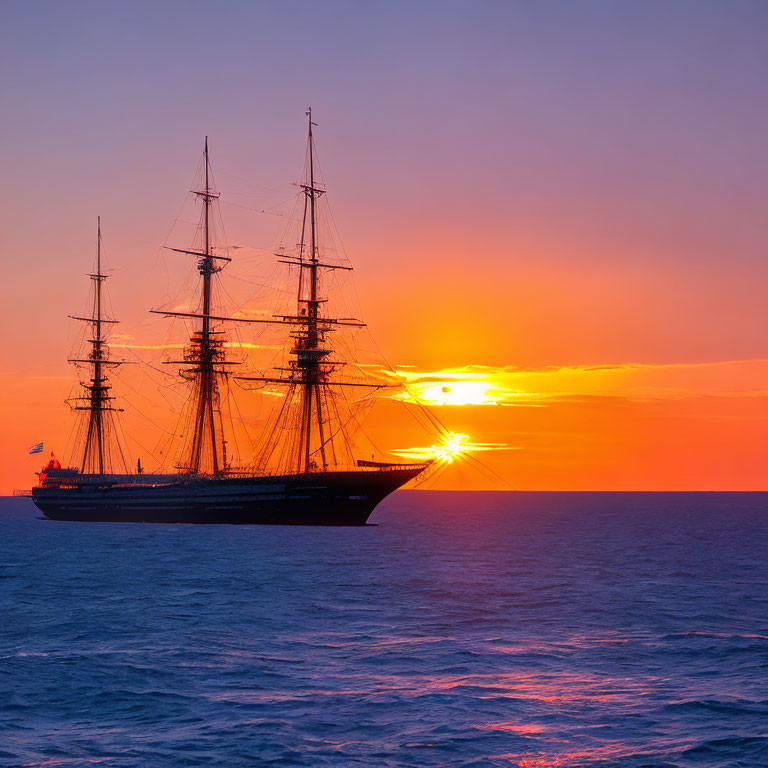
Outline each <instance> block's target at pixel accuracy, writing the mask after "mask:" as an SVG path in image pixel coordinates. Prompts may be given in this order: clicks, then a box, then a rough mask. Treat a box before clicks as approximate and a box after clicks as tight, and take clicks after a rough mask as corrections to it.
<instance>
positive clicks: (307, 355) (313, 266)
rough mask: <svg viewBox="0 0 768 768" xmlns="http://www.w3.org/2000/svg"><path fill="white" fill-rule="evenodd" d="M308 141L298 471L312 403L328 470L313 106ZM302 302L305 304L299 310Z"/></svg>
mask: <svg viewBox="0 0 768 768" xmlns="http://www.w3.org/2000/svg"><path fill="white" fill-rule="evenodd" d="M307 121H308V126H307V128H308V130H307V142H308V144H309V184H306V183H305V184H302V188H303V189H304V194H305V195H306V198H307V200H308V201H309V242H310V249H309V265H308V271H309V298H308V299H302V298H301V296H300V297H299V314H300V315H301V314H302V309H303V310H304V311H305V312H306V315H307V325H306V333H305V335H303V337H300V338H299V343H298V344H297V357H298V362H299V368H300V370H301V371H302V379H303V380H302V382H301V387H302V390H303V393H304V396H303V398H302V415H301V432H300V436H299V445H300V446H302V449H301V450H300V451H299V466H298V467H297V470H298V471H299V472H302V471H303V472H309V470H310V468H311V461H312V460H311V458H310V446H311V443H312V421H313V420H312V405H313V401H314V402H315V403H316V405H317V427H318V432H319V436H320V458H321V461H322V464H323V469H326V467H327V464H328V463H327V461H326V459H325V442H324V439H323V411H322V400H321V397H320V384H319V376H318V373H319V369H320V358H321V357H322V356H323V354H328V352H330V350H328V351H327V352H326V351H325V350H321V349H319V348H318V340H319V336H318V327H317V319H318V308H319V302H318V300H317V288H318V286H317V282H318V272H317V265H318V261H319V259H318V249H317V221H316V203H317V197H318V196H319V195H321V194H322V190H320V189H318V188H316V187H315V155H314V146H313V144H314V140H313V137H312V126H313V123H312V107H310V108H309V109H308V110H307ZM302 302H304V303H305V304H306V306H305V307H302Z"/></svg>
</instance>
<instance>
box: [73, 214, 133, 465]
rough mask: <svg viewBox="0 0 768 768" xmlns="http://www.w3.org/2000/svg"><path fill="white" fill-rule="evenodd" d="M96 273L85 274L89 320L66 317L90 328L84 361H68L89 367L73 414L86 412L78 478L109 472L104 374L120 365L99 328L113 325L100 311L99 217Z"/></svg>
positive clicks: (109, 406)
mask: <svg viewBox="0 0 768 768" xmlns="http://www.w3.org/2000/svg"><path fill="white" fill-rule="evenodd" d="M96 222H97V223H96V272H95V273H94V274H89V275H88V276H89V277H90V278H91V280H92V281H93V284H94V292H93V307H92V311H91V316H90V317H78V316H75V315H70V317H72V318H73V319H74V320H81V321H83V322H86V323H88V324H90V326H91V329H92V334H91V335H92V337H93V338H90V339H88V342H89V343H90V345H91V351H90V354H89V355H88V356H87V357H85V358H73V359H70V361H69V362H71V363H85V364H88V365H89V366H90V367H91V375H90V383H88V384H83V385H82V386H83V388H84V389H85V391H86V397H85V398H83V400H82V402H83V404H82V405H77V406H75V410H78V411H88V424H87V427H86V431H85V443H84V445H83V452H82V458H81V461H80V472H81V473H82V474H86V473H89V474H100V475H101V474H104V472H105V471H109V470H111V469H112V467H111V463H112V462H111V457H110V452H109V445H108V437H109V436H110V435H108V430H107V419H106V417H107V416H108V415H111V414H110V413H109V412H111V411H116V410H119V409H117V408H115V407H114V406H113V405H112V404H111V403H112V400H113V399H114V398H112V396H111V395H110V394H109V391H110V389H111V387H110V385H109V383H108V379H107V375H106V370H105V369H107V368H109V367H116V366H118V365H120V364H121V363H120V361H116V360H110V359H109V351H108V348H107V343H106V338H105V336H104V333H103V326H104V325H105V324H108V323H116V322H117V321H116V320H111V319H108V318H105V317H104V314H103V311H102V287H103V283H104V281H105V280H106V279H107V277H108V275H105V274H104V273H103V272H102V271H101V246H102V242H101V216H98V217H97V219H96ZM112 437H113V439H114V441H115V444H116V447H117V452H118V454H119V456H120V460H121V464H122V466H123V469H125V459H124V456H123V452H122V448H121V447H120V444H119V442H118V441H117V435H113V436H112Z"/></svg>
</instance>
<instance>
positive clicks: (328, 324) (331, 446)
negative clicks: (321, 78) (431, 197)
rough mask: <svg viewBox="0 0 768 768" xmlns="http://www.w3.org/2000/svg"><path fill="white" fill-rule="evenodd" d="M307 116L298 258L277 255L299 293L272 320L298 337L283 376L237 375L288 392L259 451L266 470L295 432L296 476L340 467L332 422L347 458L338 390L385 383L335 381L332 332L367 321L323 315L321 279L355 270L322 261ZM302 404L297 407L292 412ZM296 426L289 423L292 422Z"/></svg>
mask: <svg viewBox="0 0 768 768" xmlns="http://www.w3.org/2000/svg"><path fill="white" fill-rule="evenodd" d="M306 115H307V118H308V125H307V144H308V149H307V152H308V163H307V170H306V173H305V178H304V180H303V181H302V182H301V183H300V184H299V187H300V188H301V189H302V190H303V193H304V205H303V209H304V210H303V217H302V224H301V235H300V241H299V247H298V253H297V254H296V255H286V254H282V253H279V254H277V255H278V257H279V261H281V262H282V263H285V264H289V265H291V266H294V267H297V268H298V273H299V274H298V290H297V309H296V314H291V315H277V316H276V317H275V319H274V320H271V321H270V320H263V321H260V322H273V323H279V324H285V325H289V326H291V327H292V329H291V332H290V336H291V338H293V339H294V344H293V347H292V348H291V350H290V355H291V357H290V359H289V360H288V363H287V366H286V367H284V368H281V369H279V370H280V371H282V375H280V376H238V377H236V378H237V379H238V380H239V381H244V382H263V383H272V384H282V385H285V386H286V387H287V388H288V389H287V391H286V392H285V397H284V399H283V405H282V408H281V409H280V412H279V414H278V416H277V419H276V420H275V422H274V424H273V426H272V429H271V430H270V431H269V432H268V434H267V435H266V438H265V441H264V445H263V447H262V451H261V457H260V462H261V464H262V469H263V468H266V465H267V463H268V461H269V460H270V458H271V456H272V455H273V454H275V453H277V452H278V445H277V443H278V441H279V439H280V437H279V436H280V434H281V433H282V432H283V431H286V430H287V431H293V432H295V438H294V439H293V440H292V441H291V444H290V445H289V446H287V448H286V450H285V453H287V456H288V458H287V461H286V462H285V463H286V468H289V469H290V470H291V471H294V472H298V473H308V472H312V471H317V470H322V471H325V470H327V469H328V467H329V466H330V465H337V464H339V463H340V462H341V460H342V459H343V458H344V457H342V456H340V455H338V453H337V448H336V441H335V440H334V438H335V437H336V436H337V435H336V434H334V433H333V431H332V424H331V421H332V420H334V421H335V422H337V423H338V427H337V429H336V433H337V434H338V435H339V436H340V437H341V441H342V442H343V444H344V449H345V452H346V453H347V454H348V455H347V456H346V458H347V459H351V460H352V461H354V457H353V456H352V455H351V451H352V445H351V439H350V435H349V434H348V433H347V430H346V427H345V424H344V419H343V417H342V416H341V415H340V413H339V408H338V405H337V403H336V400H335V396H334V390H335V389H336V388H341V387H366V388H368V389H369V390H375V389H378V388H379V387H380V386H381V385H379V384H370V383H367V382H355V381H339V380H333V379H332V378H331V376H332V374H333V373H334V371H336V370H337V369H338V368H339V367H340V366H342V365H344V363H342V362H339V361H337V360H335V359H333V357H332V356H333V353H334V350H333V348H332V347H331V346H330V344H329V343H328V341H329V339H328V334H329V333H330V332H331V331H333V330H335V329H336V328H338V327H340V326H347V327H353V328H362V327H364V326H365V323H363V322H360V321H359V320H355V319H351V318H332V317H327V316H324V315H323V314H322V312H321V307H322V305H323V304H324V303H325V302H326V301H327V299H326V298H324V297H321V295H320V276H321V273H323V272H325V271H328V270H335V269H343V270H351V269H352V267H351V266H348V265H341V264H331V263H327V262H325V261H323V260H322V259H321V258H320V249H319V242H318V226H317V201H318V199H319V198H320V197H321V196H322V195H324V194H325V188H324V187H323V186H321V185H320V184H319V183H318V182H317V181H316V179H315V145H314V135H313V128H314V127H315V126H316V125H317V123H314V122H313V121H312V109H311V108H310V109H308V110H307V112H306ZM294 401H298V408H293V407H292V406H293V403H294ZM292 421H293V422H294V423H293V424H291V422H292Z"/></svg>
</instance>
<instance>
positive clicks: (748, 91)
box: [0, 2, 768, 493]
mask: <svg viewBox="0 0 768 768" xmlns="http://www.w3.org/2000/svg"><path fill="white" fill-rule="evenodd" d="M87 5H88V3H83V4H82V6H79V7H78V8H76V9H74V11H73V12H72V13H63V11H62V10H61V9H60V8H59V7H57V5H56V4H53V3H51V4H45V3H43V4H42V5H41V6H40V10H38V11H37V12H36V13H32V12H31V11H30V10H29V8H28V6H27V5H26V4H22V3H19V4H16V5H14V4H13V3H10V4H8V9H7V13H6V19H5V21H6V23H4V25H3V26H2V31H0V43H2V50H3V51H4V53H3V55H4V56H6V57H7V58H8V61H9V62H12V66H11V67H10V68H9V69H8V71H10V72H11V77H9V78H7V82H6V83H5V84H4V86H3V87H4V91H5V93H4V96H5V98H4V103H5V104H6V105H7V107H8V109H7V115H8V118H7V120H5V122H4V126H3V131H4V133H5V135H4V137H3V138H4V142H3V143H4V146H6V148H10V151H8V152H7V153H6V160H5V161H4V183H3V188H2V191H0V196H1V198H2V199H0V205H1V206H2V210H4V212H5V213H6V216H5V217H4V222H5V223H4V226H3V229H2V232H1V233H0V247H1V248H2V251H3V253H4V254H5V259H6V265H7V266H9V267H10V268H9V269H8V270H7V272H6V276H5V279H4V282H3V284H2V285H1V286H0V291H1V292H2V294H1V296H0V299H1V303H2V313H3V318H2V320H3V324H4V327H5V328H6V334H5V337H4V344H3V351H2V357H0V393H2V398H0V423H2V424H3V440H2V442H0V492H2V493H9V492H10V491H12V490H13V489H14V488H26V487H30V485H31V484H32V482H33V481H34V474H33V472H34V471H35V470H36V469H38V468H39V467H38V465H39V463H40V460H39V457H34V456H33V457H29V456H28V455H27V453H26V451H27V448H28V447H29V446H30V445H32V444H34V443H36V442H39V441H40V440H44V441H45V443H46V451H47V450H48V449H51V448H52V449H53V450H56V451H57V452H63V450H64V445H65V444H66V440H67V435H68V433H69V430H70V428H71V423H72V422H71V415H70V413H69V410H68V408H67V407H66V406H65V405H64V404H63V400H64V399H65V398H66V397H67V395H68V394H69V392H70V389H71V386H72V382H73V375H74V373H73V371H72V370H70V369H69V366H68V365H67V363H66V358H67V356H68V355H69V353H70V352H71V349H72V345H73V343H74V342H75V340H76V329H75V328H74V327H73V326H74V323H73V321H69V320H67V319H66V316H67V315H68V314H70V313H73V314H77V313H79V312H80V311H81V310H82V309H83V307H84V306H85V303H86V297H87V290H88V285H87V282H88V281H87V278H85V277H84V273H85V272H87V271H89V270H90V268H91V266H92V262H93V257H94V252H95V221H96V215H97V214H101V216H102V220H103V226H104V242H105V248H106V256H107V262H108V265H109V266H110V267H111V268H112V270H113V279H112V280H111V282H110V290H111V298H112V304H113V306H114V313H115V316H117V317H118V318H119V319H120V320H121V321H122V325H121V326H119V328H118V329H117V333H119V334H121V336H120V340H121V343H123V344H124V345H127V346H128V347H131V346H137V345H145V346H147V345H152V344H156V343H159V342H161V341H163V339H164V338H166V334H167V332H168V323H167V321H165V320H164V319H162V318H159V317H157V316H151V315H148V314H147V310H148V309H149V308H150V307H156V306H161V305H164V302H169V301H172V300H176V299H179V297H183V295H184V294H183V291H182V285H183V284H184V281H185V280H186V279H188V277H189V275H190V264H189V263H188V262H184V261H183V257H181V256H179V257H178V259H177V257H176V256H169V255H165V254H163V253H162V252H161V246H162V245H163V244H164V243H166V242H168V241H169V230H171V234H170V238H171V239H172V240H173V238H177V239H176V240H174V243H176V244H179V243H181V242H183V238H184V232H185V230H184V228H185V226H187V225H186V224H185V222H186V221H187V218H186V217H187V216H188V208H184V206H182V203H183V202H184V200H185V196H186V194H187V191H188V190H189V189H190V184H191V180H192V178H193V175H194V171H195V166H196V164H197V162H198V160H199V156H200V150H201V146H202V137H203V136H204V135H205V134H206V133H207V134H209V135H210V137H211V152H212V162H213V167H214V171H215V176H216V183H217V186H218V188H219V190H220V191H221V194H222V198H221V212H222V216H223V218H224V222H225V226H226V236H227V240H228V242H229V244H230V246H237V248H235V249H234V250H233V257H234V259H235V260H234V261H233V263H232V265H231V270H230V269H229V268H228V270H229V271H230V272H231V279H230V282H229V283H228V284H227V285H228V290H229V291H230V294H231V296H232V297H233V301H234V304H235V305H237V306H239V305H240V304H241V303H242V302H245V301H248V300H249V298H250V299H254V293H256V298H258V285H257V284H260V283H262V282H264V281H265V280H267V279H268V278H269V276H270V275H272V273H273V259H274V257H273V256H272V249H273V247H274V246H275V245H276V244H277V243H278V242H279V241H280V238H281V233H282V232H283V230H284V225H285V223H286V219H285V216H286V215H288V214H289V213H290V210H291V203H290V201H291V200H292V196H293V195H294V194H295V191H296V190H295V188H294V187H292V186H291V182H294V181H296V180H297V179H298V178H299V175H300V173H301V166H302V160H303V151H304V147H303V142H304V136H303V132H304V129H305V126H304V123H303V110H304V108H305V107H306V106H307V105H308V104H309V103H312V104H313V106H314V109H315V114H316V116H317V121H318V123H319V127H318V131H317V140H318V145H319V152H320V162H321V168H322V171H323V177H324V179H325V182H326V183H327V184H328V187H329V200H330V204H331V208H332V210H333V214H334V217H335V222H336V225H337V227H338V231H339V233H340V236H341V238H342V240H343V243H344V249H345V252H346V254H347V256H348V257H349V259H350V260H351V262H352V263H353V264H354V265H355V267H356V272H355V288H356V292H357V297H358V299H359V301H358V302H357V303H358V304H359V306H360V308H361V309H360V311H361V312H362V314H363V316H364V318H365V319H366V320H367V321H368V323H369V325H370V328H371V332H372V334H373V337H374V338H375V339H376V342H377V343H378V346H379V347H380V349H381V351H382V352H383V354H384V356H385V357H386V359H387V360H388V361H389V363H391V364H392V365H393V366H394V367H395V368H396V369H397V371H398V372H399V379H398V380H399V381H406V382H408V383H409V385H410V387H411V392H412V394H414V393H415V394H416V395H418V396H419V397H421V398H422V400H423V401H425V402H430V403H432V404H433V405H432V407H433V408H434V412H435V413H436V414H437V416H438V417H439V419H440V420H441V421H442V422H443V423H444V424H445V425H446V427H447V428H448V429H449V430H452V431H453V432H456V433H459V434H465V435H468V436H469V438H468V440H470V441H473V442H475V443H478V444H496V446H495V447H496V448H497V449H496V450H484V451H480V452H478V453H476V454H475V455H476V457H477V458H478V459H480V460H481V461H482V462H483V464H484V465H487V467H488V468H489V470H490V471H486V470H483V469H480V468H478V467H477V466H476V465H475V464H474V463H473V462H472V461H460V462H454V463H453V464H451V465H450V466H447V467H446V468H445V469H444V470H443V471H442V472H441V473H439V474H437V475H435V476H434V477H433V478H431V479H430V482H429V484H428V485H429V487H442V488H484V487H506V486H505V485H504V484H503V483H502V482H501V481H500V480H499V479H498V476H500V477H501V478H503V480H504V481H505V483H506V484H508V485H509V486H512V487H515V488H525V489H562V490H566V489H598V490H599V489H632V490H634V489H650V490H653V489H679V490H685V489H702V490H726V489H744V490H747V489H766V488H768V473H767V472H766V469H765V467H766V466H768V424H767V423H766V421H767V420H768V349H767V348H766V339H767V338H768V310H767V309H766V302H765V286H766V281H767V280H768V258H766V253H768V234H767V233H766V229H765V224H764V218H765V217H764V209H765V201H766V200H768V181H767V180H768V153H766V151H765V141H764V137H765V135H767V134H768V110H766V101H765V90H764V83H763V79H762V75H761V73H763V72H765V69H766V66H767V65H768V61H766V59H767V58H768V53H767V52H766V48H765V46H764V35H763V34H760V30H763V31H764V30H765V27H766V14H765V9H764V8H761V7H760V6H759V5H754V6H753V5H749V4H744V5H742V6H740V10H739V11H738V12H729V13H727V14H726V13H724V12H721V11H720V10H718V9H717V8H715V7H714V6H711V7H709V6H708V7H706V8H702V7H701V6H696V5H695V4H691V5H688V4H686V3H681V4H679V5H677V6H676V7H674V8H671V7H669V6H668V5H667V4H662V3H648V4H644V5H643V7H639V6H638V7H635V8H629V7H624V8H623V9H622V8H619V7H617V6H616V5H615V4H611V3H595V4H594V5H592V6H590V8H591V10H590V11H589V12H586V11H584V12H582V13H578V12H577V11H574V10H573V9H567V8H566V7H565V6H562V10H561V12H560V13H559V14H546V13H544V12H543V11H540V10H538V9H536V8H534V7H530V8H527V9H526V8H525V7H513V6H512V5H509V6H506V5H505V4H498V5H494V4H485V5H483V6H482V7H480V6H474V7H473V6H472V5H471V4H462V3H455V4H449V5H448V6H447V7H446V9H445V13H444V14H442V15H441V16H440V18H439V19H437V20H436V19H435V18H434V15H433V14H430V13H427V12H426V11H425V10H423V9H420V10H414V9H412V8H411V6H409V5H407V4H400V3H393V4H391V5H390V6H389V7H388V9H387V10H386V11H385V10H384V9H378V10H376V9H373V8H363V7H360V6H358V5H357V4H350V3H344V2H339V3H336V4H333V7H332V8H331V10H329V12H328V13H327V14H319V12H317V11H315V10H308V9H307V8H306V7H305V6H304V5H302V4H292V3H286V4H284V5H283V4H281V6H280V8H279V9H278V8H277V7H273V8H271V9H266V8H255V7H252V6H250V5H249V4H244V3H243V4H241V3H237V2H233V3H232V4H231V5H230V6H228V10H227V11H226V12H224V11H222V12H221V13H218V14H214V15H213V16H212V17H209V15H207V14H204V13H203V9H202V8H198V7H197V6H195V5H194V4H184V5H180V6H179V12H178V13H176V14H170V13H169V14H167V15H166V14H163V13H159V12H156V11H154V10H153V6H152V5H150V4H146V5H145V4H141V3H138V4H136V5H135V7H134V8H133V9H118V8H113V9H111V10H110V13H109V14H89V13H88V12H87V10H88V9H87V8H86V6H87ZM692 21H695V23H692ZM62 25H65V26H67V31H68V34H66V35H62V34H61V33H60V32H61V27H62ZM249 30H250V32H249ZM287 39H290V40H291V41H292V42H293V44H294V45H293V47H292V49H291V50H292V52H291V55H290V56H289V57H286V56H285V48H284V45H283V42H284V41H285V40H287ZM319 39H320V40H322V41H323V50H324V51H326V52H327V55H326V56H324V57H320V58H318V57H317V56H316V55H314V53H313V51H315V50H316V49H315V48H313V47H312V43H313V41H317V40H319ZM254 40H256V41H257V43H258V44H254ZM208 44H210V45H212V46H213V49H214V54H215V55H211V56H210V57H202V59H201V57H200V55H199V52H200V50H202V49H203V48H204V47H205V46H206V45H208ZM308 72H309V75H308ZM264 209H268V213H258V212H257V211H261V210H264ZM185 211H187V212H186V213H185ZM176 217H179V218H180V219H181V220H180V221H177V222H176V223H175V225H174V220H175V219H176ZM190 220H191V219H190ZM172 225H173V226H172ZM179 238H180V239H179ZM179 338H180V337H179ZM241 338H243V339H245V340H246V341H248V340H249V339H250V337H248V336H247V334H245V332H243V334H242V335H241ZM254 340H256V339H250V341H254ZM256 341H259V343H262V342H263V341H264V340H263V339H258V340H256ZM273 341H274V340H272V341H271V342H270V343H273ZM360 348H361V351H362V352H364V353H366V354H367V353H370V355H369V359H371V360H372V361H374V362H376V361H377V360H379V358H378V357H377V354H378V353H377V352H376V348H375V346H373V345H372V344H371V343H370V342H368V341H365V340H363V341H361V342H360ZM114 351H115V354H118V352H120V350H119V349H118V345H117V344H116V345H115V350H114ZM135 351H136V352H137V353H138V352H139V350H135ZM121 354H124V355H128V356H131V358H130V359H134V358H133V357H132V354H133V353H132V352H131V351H130V350H129V349H128V348H127V347H126V348H125V349H123V351H122V353H121ZM272 354H273V352H270V351H269V350H262V351H258V350H255V351H253V355H254V356H258V355H266V356H269V355H272ZM120 376H122V377H123V381H124V385H125V388H128V387H129V386H134V385H136V383H137V382H138V381H140V378H137V377H140V374H139V373H137V372H128V373H125V374H122V373H121V374H120ZM132 377H134V378H132ZM141 381H143V384H141V386H143V388H144V390H143V391H142V393H141V398H143V400H142V402H143V405H142V408H147V409H152V408H155V409H158V408H159V404H160V403H161V402H162V400H158V399H157V398H155V400H156V401H157V402H155V404H154V405H153V404H152V403H151V402H149V401H150V400H151V397H150V395H151V392H149V391H148V390H149V389H151V387H150V385H149V380H141ZM446 387H447V388H448V391H444V388H446ZM117 390H119V382H116V391H117ZM125 393H126V390H124V392H123V394H125ZM118 394H120V392H119V391H118ZM129 399H130V398H129ZM145 401H146V402H145ZM408 407H409V406H407V405H403V404H402V403H396V402H392V401H387V400H382V401H381V403H380V404H378V405H377V407H376V409H374V411H373V413H372V414H371V417H370V422H369V424H368V425H367V431H368V432H370V433H371V435H372V436H375V438H376V442H377V443H378V444H380V445H381V446H382V447H384V448H387V449H390V450H391V449H408V448H412V447H415V446H429V445H430V444H431V442H432V441H433V439H434V437H433V436H431V435H429V434H424V433H423V432H419V428H418V425H417V424H416V422H415V421H413V420H412V419H410V418H409V417H408V415H407V413H405V414H404V411H407V409H408ZM126 408H127V410H126V411H125V413H124V414H123V419H124V422H125V429H126V432H127V433H128V434H129V435H131V440H132V441H133V442H132V445H131V449H132V451H133V452H134V453H138V454H140V455H142V456H144V457H145V459H146V457H147V451H145V450H144V448H146V449H152V448H153V447H154V446H155V445H156V444H157V442H158V437H159V435H158V433H157V430H154V431H153V428H152V426H151V425H150V423H149V422H148V421H147V420H146V419H145V418H144V416H141V415H140V414H138V413H137V412H135V410H131V407H130V406H126ZM393 409H396V410H393ZM153 413H155V412H153ZM159 414H160V411H159V410H158V411H157V413H155V415H157V416H158V418H161V415H159ZM392 414H399V415H396V416H394V415H392ZM403 414H404V415H403ZM166 426H168V425H164V428H165V427H166ZM142 446H143V447H142ZM143 460H144V459H143ZM147 461H148V462H149V464H151V460H149V459H147Z"/></svg>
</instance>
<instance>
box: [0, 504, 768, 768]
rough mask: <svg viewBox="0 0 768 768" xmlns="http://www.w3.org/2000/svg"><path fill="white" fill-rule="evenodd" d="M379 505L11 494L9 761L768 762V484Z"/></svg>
mask: <svg viewBox="0 0 768 768" xmlns="http://www.w3.org/2000/svg"><path fill="white" fill-rule="evenodd" d="M371 521H372V522H373V523H375V524H376V525H375V526H370V527H365V528H343V529H330V528H289V527H236V526H183V525H175V526H171V525H168V526H165V525H136V524H85V523H57V522H50V521H46V520H42V519H41V518H40V516H39V513H38V512H37V510H36V509H35V508H34V507H33V506H32V504H31V502H30V501H29V500H28V499H3V500H1V501H0V622H1V624H0V665H1V666H0V765H2V766H5V767H8V766H40V765H51V766H65V767H67V768H75V767H77V768H80V767H81V766H92V765H101V766H105V767H106V768H122V767H123V766H126V767H127V766H151V767H152V768H172V767H173V768H175V767H176V766H198V765H199V766H222V767H227V768H228V767H230V766H235V767H236V766H338V767H341V766H344V767H346V766H350V767H351V766H371V767H375V768H379V767H381V768H392V767H394V766H397V767H398V768H400V767H406V768H411V767H418V766H466V767H467V768H469V767H470V766H471V767H472V768H480V767H482V766H489V767H491V766H503V767H505V768H506V767H509V766H518V767H519V768H552V767H554V766H557V767H560V766H569V767H573V766H620V767H626V768H639V767H640V766H659V767H660V766H665V767H671V766H680V767H681V768H689V767H691V768H692V767H697V766H708V767H709V766H712V767H716V768H725V767H726V766H728V767H730V766H733V767H734V768H736V767H737V766H738V767H740V768H759V766H768V494H643V493H627V494H608V493H603V494H600V493H442V492H400V493H398V494H395V495H394V496H393V497H391V498H390V499H389V500H387V501H386V502H385V503H384V504H382V505H381V507H380V508H379V509H378V510H377V511H376V512H375V513H374V515H373V517H372V520H371Z"/></svg>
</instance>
